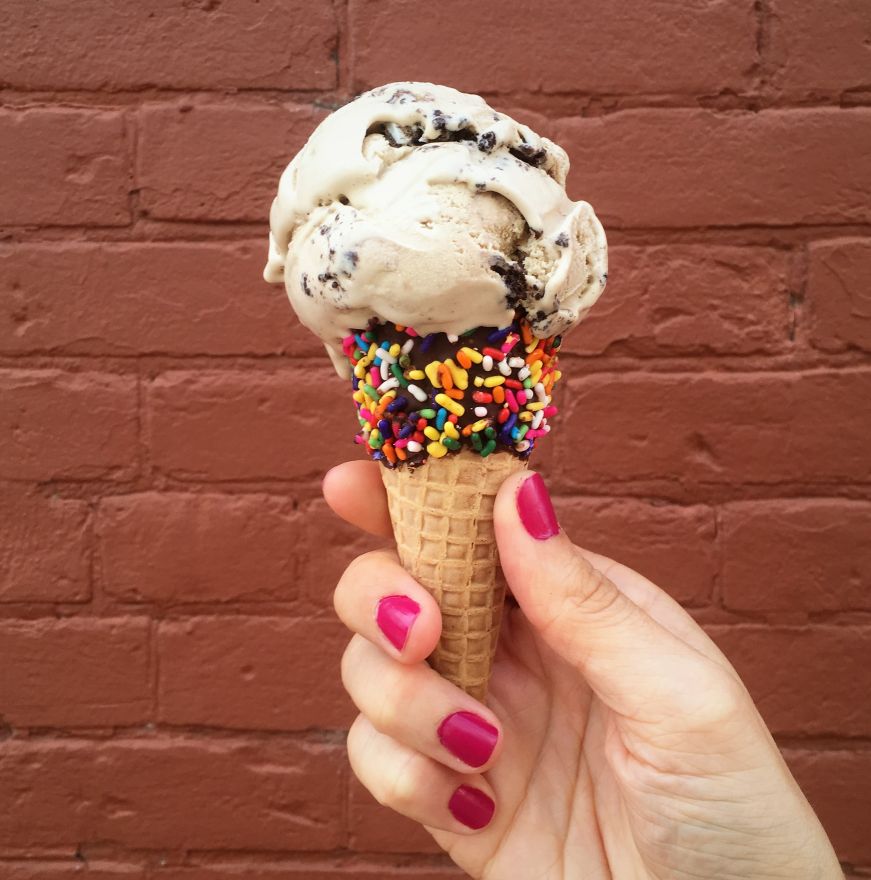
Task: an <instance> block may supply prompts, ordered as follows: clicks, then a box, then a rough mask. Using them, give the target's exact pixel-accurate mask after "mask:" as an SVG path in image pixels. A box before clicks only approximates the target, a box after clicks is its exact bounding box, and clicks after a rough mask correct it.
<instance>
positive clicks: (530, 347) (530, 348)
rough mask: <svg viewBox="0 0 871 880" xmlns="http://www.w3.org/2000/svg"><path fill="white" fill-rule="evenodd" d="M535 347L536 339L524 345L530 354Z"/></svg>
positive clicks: (536, 344) (536, 345)
mask: <svg viewBox="0 0 871 880" xmlns="http://www.w3.org/2000/svg"><path fill="white" fill-rule="evenodd" d="M536 348H538V340H537V339H533V340H532V342H530V343H529V345H527V346H526V353H527V354H532V353H533V352H534V351H535V349H536Z"/></svg>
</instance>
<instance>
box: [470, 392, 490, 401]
mask: <svg viewBox="0 0 871 880" xmlns="http://www.w3.org/2000/svg"><path fill="white" fill-rule="evenodd" d="M472 400H474V401H475V403H493V395H492V394H487V392H486V391H476V392H475V393H474V394H472Z"/></svg>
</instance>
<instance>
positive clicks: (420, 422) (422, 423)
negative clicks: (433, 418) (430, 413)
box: [417, 419, 429, 431]
mask: <svg viewBox="0 0 871 880" xmlns="http://www.w3.org/2000/svg"><path fill="white" fill-rule="evenodd" d="M428 424H429V422H428V421H427V420H426V419H418V420H417V430H418V431H422V430H423V429H424V428H425V427H426V426H427V425H428Z"/></svg>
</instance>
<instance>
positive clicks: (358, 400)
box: [354, 390, 366, 403]
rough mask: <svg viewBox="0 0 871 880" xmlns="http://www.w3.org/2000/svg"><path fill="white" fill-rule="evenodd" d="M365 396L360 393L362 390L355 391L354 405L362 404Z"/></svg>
mask: <svg viewBox="0 0 871 880" xmlns="http://www.w3.org/2000/svg"><path fill="white" fill-rule="evenodd" d="M365 396H366V395H365V394H364V393H363V392H362V390H361V391H355V392H354V401H355V402H356V403H362V402H363V398H364V397H365Z"/></svg>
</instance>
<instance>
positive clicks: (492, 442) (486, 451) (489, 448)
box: [481, 440, 496, 458]
mask: <svg viewBox="0 0 871 880" xmlns="http://www.w3.org/2000/svg"><path fill="white" fill-rule="evenodd" d="M495 449H496V441H495V440H490V441H488V443H487V445H486V446H485V447H484V448H483V449H482V450H481V458H486V457H487V456H488V455H489V454H490V453H491V452H493V451H494V450H495Z"/></svg>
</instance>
